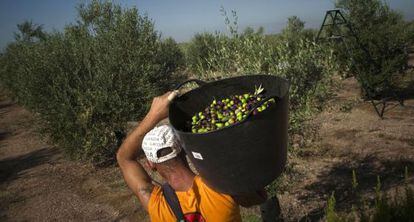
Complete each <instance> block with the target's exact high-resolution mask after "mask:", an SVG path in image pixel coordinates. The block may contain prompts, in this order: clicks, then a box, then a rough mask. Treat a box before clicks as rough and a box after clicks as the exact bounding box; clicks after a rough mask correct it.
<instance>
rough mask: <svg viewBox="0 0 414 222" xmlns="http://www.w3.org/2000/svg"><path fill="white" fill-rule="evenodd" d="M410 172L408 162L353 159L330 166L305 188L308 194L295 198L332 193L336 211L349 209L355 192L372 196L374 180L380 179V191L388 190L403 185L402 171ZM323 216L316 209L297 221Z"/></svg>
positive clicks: (324, 196) (323, 196)
mask: <svg viewBox="0 0 414 222" xmlns="http://www.w3.org/2000/svg"><path fill="white" fill-rule="evenodd" d="M405 167H407V169H408V172H413V171H414V161H412V160H405V159H399V160H385V161H384V160H381V159H378V158H377V157H375V155H374V154H373V155H370V156H367V157H365V158H362V159H357V158H355V159H354V160H352V161H348V162H342V163H338V164H336V165H334V166H333V167H332V168H331V169H329V170H328V171H326V173H323V174H321V175H319V176H318V180H317V181H316V182H315V183H312V184H310V185H308V186H306V187H305V189H306V190H308V191H309V193H308V194H307V195H304V196H301V197H300V198H299V199H302V200H307V199H312V198H320V199H326V200H327V199H328V197H329V195H331V194H332V192H334V195H335V199H336V206H335V208H336V209H338V210H339V211H340V210H345V209H351V207H352V204H355V203H357V202H358V201H360V200H361V199H360V198H361V197H360V196H359V195H357V194H358V193H361V194H367V193H373V192H374V189H375V186H376V185H377V177H378V176H379V177H380V180H381V184H382V185H381V189H382V190H383V191H384V190H391V189H393V188H396V187H397V186H400V185H402V184H403V183H404V180H405V177H404V170H405ZM353 170H355V172H356V177H357V183H358V186H357V188H356V190H353V188H352V171H353ZM324 215H325V208H324V207H322V208H317V209H315V210H313V211H311V212H309V213H308V214H307V215H306V216H304V217H303V218H301V219H300V221H319V220H321V219H322V218H323V217H324Z"/></svg>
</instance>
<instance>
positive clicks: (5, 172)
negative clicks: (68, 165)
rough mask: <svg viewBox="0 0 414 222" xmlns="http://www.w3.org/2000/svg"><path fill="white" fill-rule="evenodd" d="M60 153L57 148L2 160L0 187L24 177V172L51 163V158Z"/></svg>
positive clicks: (0, 164)
mask: <svg viewBox="0 0 414 222" xmlns="http://www.w3.org/2000/svg"><path fill="white" fill-rule="evenodd" d="M58 153H59V152H58V150H57V149H55V148H42V149H38V150H35V151H32V152H29V153H27V154H23V155H19V156H16V157H9V158H5V159H2V160H0V185H1V184H3V183H5V182H8V181H11V180H14V179H17V178H19V177H21V176H23V173H22V172H23V171H24V170H27V169H30V168H33V167H36V166H38V165H41V164H44V163H48V162H51V157H52V156H55V155H56V154H58Z"/></svg>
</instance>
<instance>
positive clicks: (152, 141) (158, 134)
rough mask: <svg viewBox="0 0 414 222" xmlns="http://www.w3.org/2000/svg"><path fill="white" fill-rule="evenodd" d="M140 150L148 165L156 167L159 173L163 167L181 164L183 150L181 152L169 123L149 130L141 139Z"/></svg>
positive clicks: (161, 172)
mask: <svg viewBox="0 0 414 222" xmlns="http://www.w3.org/2000/svg"><path fill="white" fill-rule="evenodd" d="M142 150H143V151H144V153H145V156H146V157H147V160H148V165H149V166H150V167H151V168H152V169H157V170H158V171H159V173H160V174H163V171H165V169H170V168H171V167H176V166H178V167H179V166H180V165H182V164H181V163H182V162H183V161H182V159H183V158H182V157H183V156H184V155H183V153H184V152H181V150H182V147H181V144H180V141H179V138H178V136H177V135H176V134H175V133H174V131H173V129H172V128H171V126H169V125H162V126H158V127H155V128H154V129H152V130H151V131H149V132H148V133H147V134H146V135H145V137H144V139H143V141H142ZM183 166H185V164H184V165H183ZM162 176H164V175H162Z"/></svg>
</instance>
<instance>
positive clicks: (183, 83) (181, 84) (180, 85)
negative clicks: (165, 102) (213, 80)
mask: <svg viewBox="0 0 414 222" xmlns="http://www.w3.org/2000/svg"><path fill="white" fill-rule="evenodd" d="M190 82H195V83H197V84H198V85H199V86H202V85H204V84H206V82H204V81H203V80H199V79H189V80H186V81H184V82H182V83H180V84H178V85H177V86H176V87H175V88H174V90H178V89H180V88H181V87H182V86H184V85H185V84H187V83H190Z"/></svg>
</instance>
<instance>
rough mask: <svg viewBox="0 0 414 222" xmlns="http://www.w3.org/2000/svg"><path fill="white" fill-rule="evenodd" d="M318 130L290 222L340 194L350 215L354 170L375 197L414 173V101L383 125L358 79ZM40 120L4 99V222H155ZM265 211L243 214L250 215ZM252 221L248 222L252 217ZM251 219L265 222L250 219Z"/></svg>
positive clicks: (285, 199)
mask: <svg viewBox="0 0 414 222" xmlns="http://www.w3.org/2000/svg"><path fill="white" fill-rule="evenodd" d="M339 85H340V86H339V90H338V92H337V95H336V96H334V97H333V99H332V100H331V101H330V102H329V105H328V106H327V108H326V109H325V111H323V112H322V113H320V114H319V115H317V116H316V117H315V118H314V119H313V120H312V121H311V122H309V123H307V125H309V126H310V128H311V129H312V130H314V131H315V132H316V135H317V136H316V137H314V138H313V139H308V141H304V139H303V138H302V137H300V136H298V137H297V138H296V139H295V140H294V143H293V144H292V147H293V148H292V154H290V156H289V162H290V163H289V166H288V176H286V178H285V179H284V182H283V184H282V186H281V189H280V195H279V199H280V203H281V206H282V212H283V215H284V217H285V219H286V220H287V221H317V220H320V219H321V217H322V216H323V213H324V207H325V206H326V200H327V199H328V196H329V195H330V194H331V193H332V192H333V191H335V196H336V199H337V206H338V209H339V210H341V209H350V204H351V203H353V201H354V200H355V199H354V198H353V197H352V195H350V192H351V188H352V186H351V181H352V170H355V172H356V173H357V178H358V183H359V186H358V190H359V191H362V192H364V193H367V194H368V195H369V194H372V193H373V192H374V189H373V187H374V186H375V184H376V178H377V176H380V178H381V181H382V185H383V189H384V190H392V189H394V188H395V187H398V186H401V184H402V183H403V181H404V176H403V175H404V168H405V167H407V168H408V169H409V176H410V177H409V180H410V182H411V183H412V182H413V172H414V99H408V100H406V101H405V106H399V105H398V103H397V102H391V103H390V104H389V105H388V106H387V109H386V112H385V118H384V119H383V120H381V119H379V118H378V116H377V115H376V113H375V111H374V109H373V107H372V105H371V104H370V103H369V102H364V101H361V99H360V96H359V95H358V92H359V88H358V86H357V83H356V81H355V80H354V79H347V80H344V81H341V82H340V84H339ZM35 124H36V123H35V121H34V119H33V117H32V115H31V114H30V113H29V112H28V111H26V110H25V109H23V108H22V107H20V106H18V105H16V104H14V103H13V102H11V101H10V100H9V99H7V98H6V97H4V96H0V221H148V218H147V216H146V213H145V212H144V210H143V209H142V208H141V207H140V205H139V203H138V201H137V199H136V198H135V197H133V196H132V193H131V192H130V191H129V190H128V189H127V188H126V187H125V184H124V182H123V180H122V178H121V175H120V173H119V170H118V168H117V167H115V166H113V167H108V168H103V169H101V168H94V167H93V166H92V165H90V164H85V163H78V162H72V161H69V160H67V159H65V158H64V157H63V155H62V153H61V152H60V151H59V150H58V149H57V148H56V147H53V146H51V145H49V144H48V143H46V142H44V141H42V140H41V139H40V137H39V136H38V135H37V134H36V132H35V130H34V129H35V127H34V126H35ZM257 213H258V209H257V208H252V209H243V215H245V216H246V215H249V214H257ZM246 218H247V217H246ZM248 218H257V217H251V215H250V216H248ZM246 221H248V220H246Z"/></svg>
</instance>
